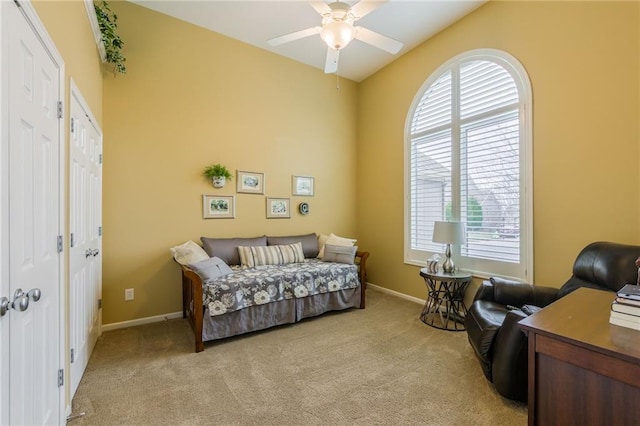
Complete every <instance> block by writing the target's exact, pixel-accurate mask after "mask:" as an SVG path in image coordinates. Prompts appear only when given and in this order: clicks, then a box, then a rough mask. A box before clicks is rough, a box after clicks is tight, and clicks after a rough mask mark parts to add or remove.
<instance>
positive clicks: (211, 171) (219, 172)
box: [202, 163, 233, 188]
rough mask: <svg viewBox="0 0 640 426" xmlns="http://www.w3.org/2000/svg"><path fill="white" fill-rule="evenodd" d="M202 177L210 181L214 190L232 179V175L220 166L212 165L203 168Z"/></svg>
mask: <svg viewBox="0 0 640 426" xmlns="http://www.w3.org/2000/svg"><path fill="white" fill-rule="evenodd" d="M202 175H203V176H204V177H206V178H207V179H211V181H212V182H213V186H214V188H222V187H223V186H224V184H225V183H226V182H227V179H229V180H231V179H233V175H232V174H231V173H230V172H229V170H227V168H226V167H225V166H223V165H222V164H220V163H218V164H212V165H210V166H207V167H205V168H204V171H203V172H202Z"/></svg>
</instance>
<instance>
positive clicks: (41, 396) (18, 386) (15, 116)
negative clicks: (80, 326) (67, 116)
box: [0, 2, 64, 425]
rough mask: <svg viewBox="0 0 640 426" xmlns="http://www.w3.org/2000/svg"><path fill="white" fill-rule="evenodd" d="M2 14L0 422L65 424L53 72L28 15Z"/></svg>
mask: <svg viewBox="0 0 640 426" xmlns="http://www.w3.org/2000/svg"><path fill="white" fill-rule="evenodd" d="M0 8H1V9H2V11H1V12H0V14H1V21H0V22H1V31H0V33H1V36H0V37H1V38H2V53H1V55H2V63H3V68H2V73H3V74H2V79H1V80H2V88H3V89H6V90H7V92H6V93H3V94H2V98H3V101H2V102H3V103H2V108H1V109H2V115H1V118H2V163H1V166H0V169H1V170H2V173H1V176H2V186H1V187H0V190H1V200H2V218H3V219H2V232H1V235H2V245H1V250H2V259H3V260H2V262H3V263H2V294H0V296H3V297H6V298H7V300H8V301H9V309H8V310H5V312H4V315H3V316H2V317H1V319H0V321H2V323H3V325H2V329H1V331H2V333H3V334H2V336H1V338H0V340H2V341H3V346H2V348H1V350H2V351H3V358H2V369H1V372H2V378H1V381H2V385H1V387H2V390H1V392H2V393H1V395H2V413H1V418H2V420H3V421H5V420H6V421H7V423H8V424H11V425H14V424H15V425H21V424H30V425H35V424H57V423H60V420H61V419H62V418H64V417H63V416H64V414H63V412H62V404H61V401H63V395H64V393H63V388H62V387H61V385H60V382H59V380H58V375H59V373H62V370H61V364H62V363H61V359H60V353H61V345H63V344H64V342H63V340H64V335H63V334H62V332H61V321H60V318H61V312H60V306H61V303H60V292H61V276H62V270H61V268H62V255H61V253H60V251H61V247H60V248H59V241H60V240H59V238H60V237H61V234H62V233H61V223H62V222H61V211H62V208H61V201H62V193H61V188H62V182H61V176H62V175H61V173H60V172H61V165H60V161H61V160H60V159H61V150H62V149H63V148H62V146H61V137H60V135H61V132H60V130H61V127H60V126H61V125H62V124H61V120H60V118H59V114H58V102H59V100H60V96H61V95H60V93H61V87H60V76H61V69H60V65H59V64H60V62H58V63H56V61H54V56H53V55H52V54H51V50H50V49H49V48H48V47H47V45H46V44H45V42H43V41H42V40H43V35H42V34H41V33H40V30H43V28H42V26H41V24H40V23H39V20H37V15H36V14H35V12H33V9H32V8H31V6H30V5H29V4H23V3H20V4H19V5H17V4H16V3H15V2H0ZM25 9H26V10H25ZM25 14H28V15H30V16H29V17H28V18H27V16H26V15H25ZM32 17H34V18H35V19H36V21H34V20H33V19H31V18H32ZM38 28H40V30H39V29H38ZM44 32H45V36H46V31H44ZM56 57H59V55H56ZM4 64H7V66H4ZM5 345H6V346H8V348H6V346H5ZM7 352H8V357H5V356H4V355H5V354H7Z"/></svg>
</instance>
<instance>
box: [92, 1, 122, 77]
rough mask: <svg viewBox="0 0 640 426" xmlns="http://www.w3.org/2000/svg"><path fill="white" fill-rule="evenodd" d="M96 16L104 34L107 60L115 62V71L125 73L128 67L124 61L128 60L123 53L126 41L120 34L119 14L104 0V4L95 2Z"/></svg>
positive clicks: (111, 62)
mask: <svg viewBox="0 0 640 426" xmlns="http://www.w3.org/2000/svg"><path fill="white" fill-rule="evenodd" d="M94 8H95V10H96V18H97V19H98V26H99V27H100V34H101V35H102V42H103V44H104V50H105V59H104V60H105V62H108V63H110V64H113V72H114V74H115V73H116V72H119V73H121V74H124V73H126V72H127V67H126V66H125V65H124V62H125V61H126V60H127V59H126V58H125V57H124V55H123V54H122V47H123V46H124V41H122V39H121V38H120V36H119V35H118V32H117V31H118V24H117V23H116V21H117V20H118V16H117V15H116V14H115V13H113V12H112V11H111V9H110V8H109V3H107V2H106V1H103V2H102V4H94Z"/></svg>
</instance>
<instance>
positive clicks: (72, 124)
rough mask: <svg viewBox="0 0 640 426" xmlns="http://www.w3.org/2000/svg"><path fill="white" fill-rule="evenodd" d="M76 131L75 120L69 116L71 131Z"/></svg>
mask: <svg viewBox="0 0 640 426" xmlns="http://www.w3.org/2000/svg"><path fill="white" fill-rule="evenodd" d="M75 132H76V120H75V119H74V118H73V117H71V133H75Z"/></svg>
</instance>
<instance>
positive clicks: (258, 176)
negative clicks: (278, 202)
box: [236, 170, 264, 194]
mask: <svg viewBox="0 0 640 426" xmlns="http://www.w3.org/2000/svg"><path fill="white" fill-rule="evenodd" d="M237 178H238V179H237V188H236V191H237V192H243V193H247V194H264V173H258V172H244V171H241V170H238V175H237Z"/></svg>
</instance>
